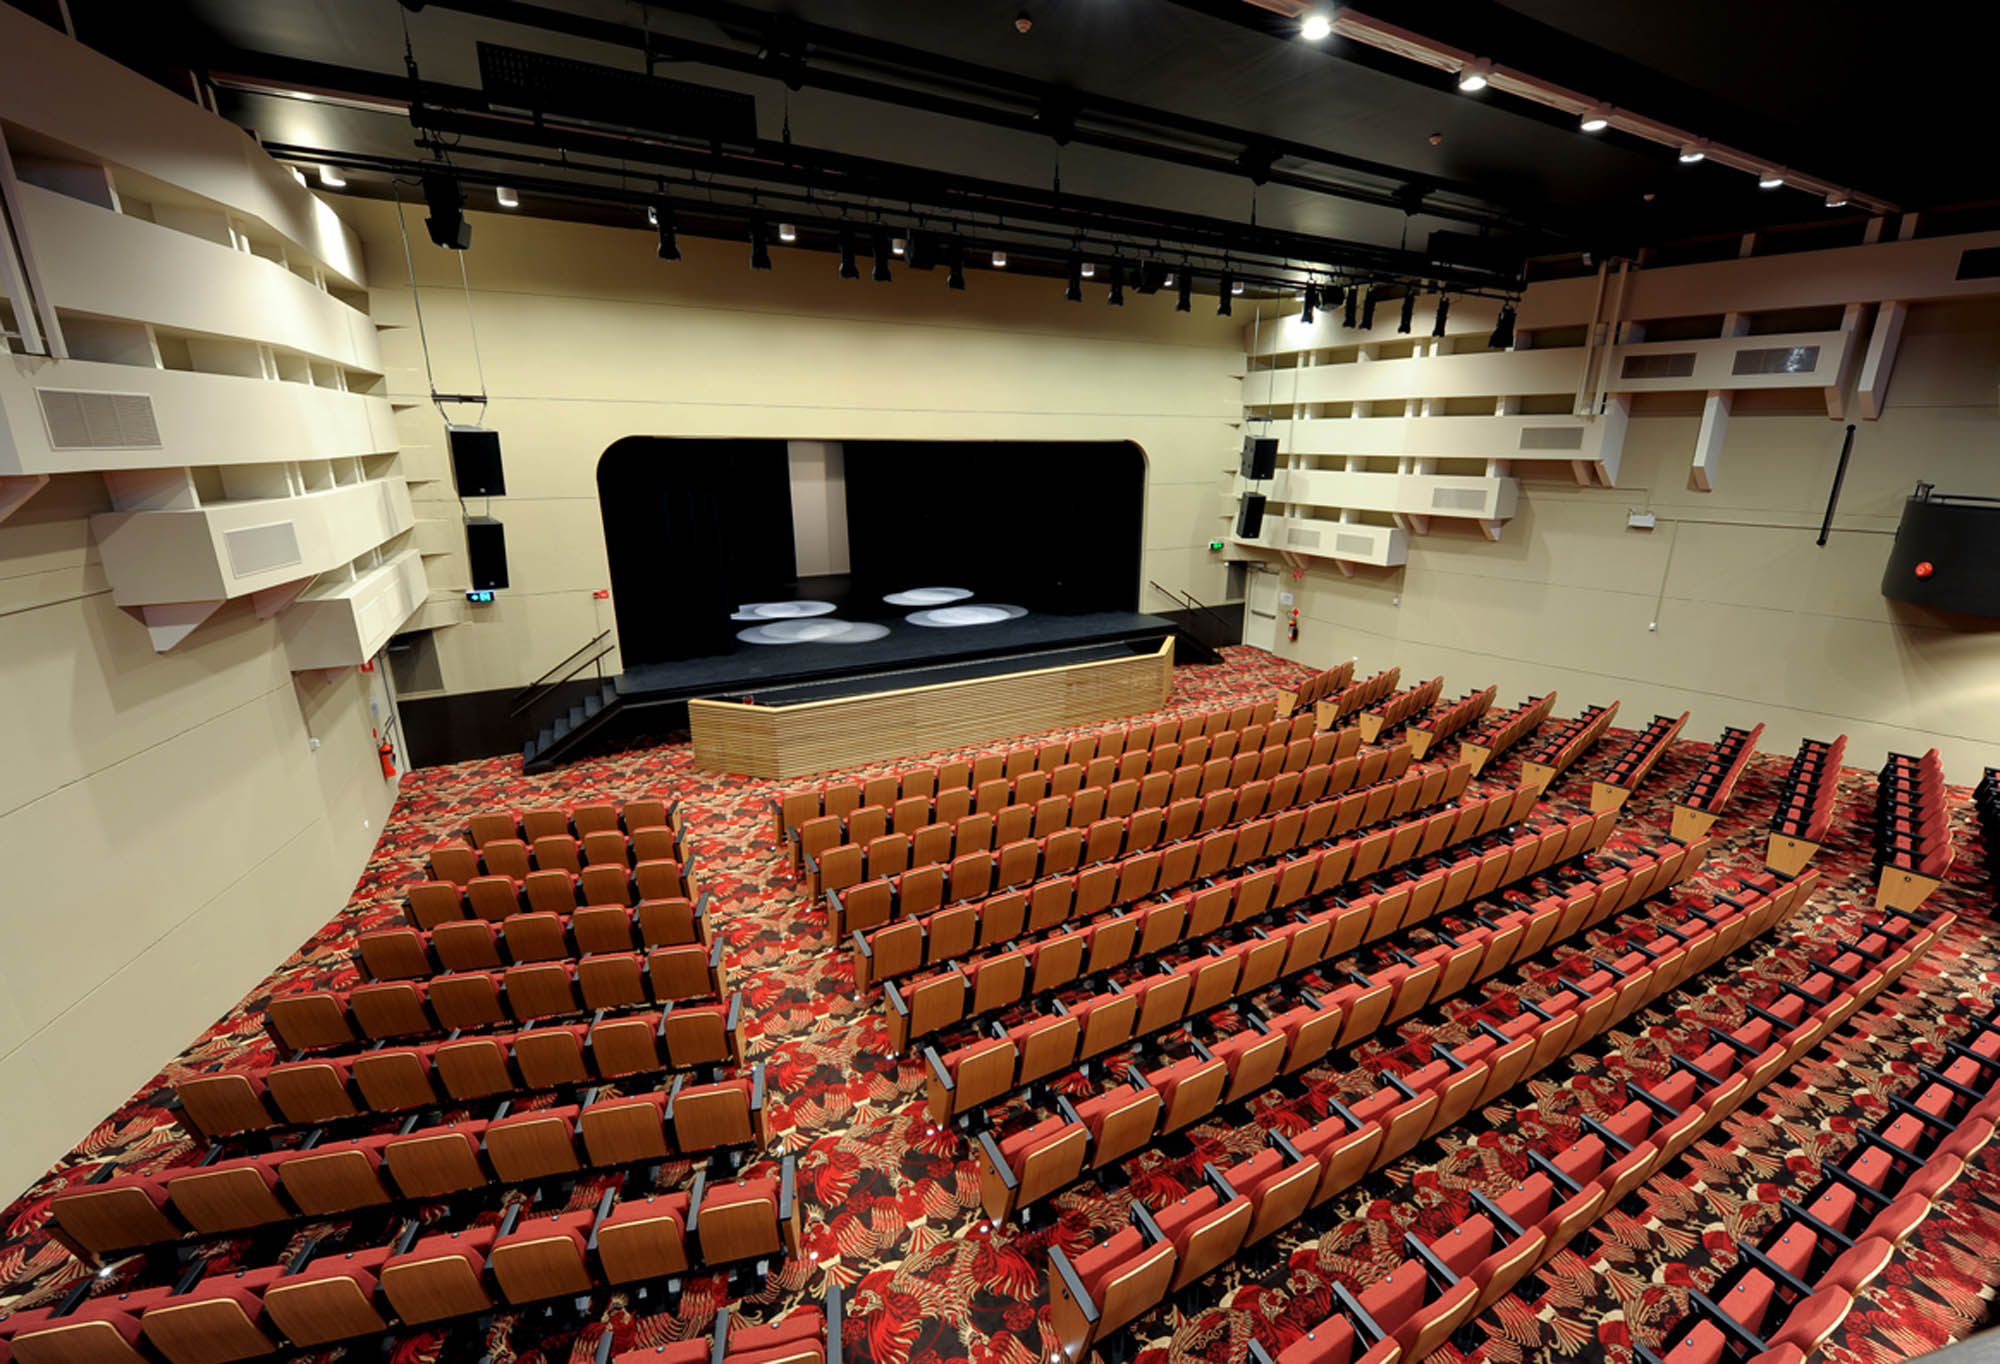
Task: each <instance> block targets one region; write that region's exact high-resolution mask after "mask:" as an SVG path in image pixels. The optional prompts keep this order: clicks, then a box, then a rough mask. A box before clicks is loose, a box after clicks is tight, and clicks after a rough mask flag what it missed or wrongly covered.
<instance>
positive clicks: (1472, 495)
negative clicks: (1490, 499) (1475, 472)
mask: <svg viewBox="0 0 2000 1364" xmlns="http://www.w3.org/2000/svg"><path fill="white" fill-rule="evenodd" d="M1485 508H1486V494H1485V493H1484V492H1482V491H1480V490H1479V489H1478V488H1434V489H1432V490H1431V510H1432V511H1469V512H1476V511H1483V510H1485Z"/></svg>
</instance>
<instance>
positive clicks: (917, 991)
mask: <svg viewBox="0 0 2000 1364" xmlns="http://www.w3.org/2000/svg"><path fill="white" fill-rule="evenodd" d="M1533 806H1534V792H1533V791H1532V790H1530V789H1529V788H1526V787H1516V788H1512V789H1509V790H1503V791H1501V792H1499V793H1498V794H1495V795H1492V796H1475V797H1472V798H1471V799H1469V800H1467V801H1466V802H1465V803H1464V804H1462V805H1459V806H1456V807H1453V808H1450V809H1446V810H1443V811H1441V812H1439V813H1437V814H1433V815H1429V816H1425V817H1420V818H1417V819H1412V820H1408V821H1405V822H1403V823H1401V824H1396V825H1392V826H1390V827H1388V828H1385V829H1381V830H1378V831H1376V832H1373V833H1367V834H1359V835H1350V836H1349V837H1347V838H1344V839H1341V840H1339V841H1337V842H1332V843H1331V844H1327V845H1317V846H1312V847H1308V848H1307V849H1306V850H1305V851H1304V852H1303V853H1299V854H1297V855H1292V856H1287V857H1286V860H1284V861H1282V862H1278V863H1277V864H1275V865H1272V866H1266V867H1262V868H1260V869H1258V870H1254V871H1249V872H1245V873H1243V874H1242V875H1239V876H1236V877H1232V878H1229V879H1227V880H1216V881H1214V882H1212V883H1211V884H1209V885H1206V886H1203V887H1201V888H1200V889H1198V890H1196V891H1193V892H1190V893H1189V895H1188V896H1187V897H1186V899H1187V901H1188V910H1187V913H1188V915H1189V917H1190V918H1193V919H1194V920H1195V921H1196V922H1197V923H1200V924H1206V923H1207V922H1208V921H1209V920H1211V919H1213V918H1215V917H1217V916H1218V915H1219V916H1220V918H1221V920H1222V922H1224V923H1237V922H1242V921H1246V920H1252V919H1256V918H1259V917H1261V916H1263V915H1264V914H1266V913H1267V912H1269V911H1271V910H1274V909H1282V908H1284V907H1285V906H1287V905H1292V904H1296V903H1298V902H1299V901H1301V900H1304V899H1306V898H1308V897H1317V896H1319V895H1323V894H1325V893H1327V892H1328V891H1331V890H1333V889H1334V888H1335V887H1337V886H1340V885H1342V884H1344V883H1346V882H1348V881H1360V880H1364V879H1366V878H1368V877H1370V876H1373V875H1375V874H1376V873H1377V872H1380V871H1386V870H1389V869H1391V868H1395V867H1400V866H1402V865H1403V864H1404V863H1406V862H1409V861H1411V860H1413V859H1415V858H1418V857H1427V856H1429V855H1430V854H1432V853H1435V852H1437V851H1439V850H1441V849H1443V848H1445V847H1448V846H1454V845H1456V844H1459V843H1463V842H1467V841H1469V840H1471V839H1474V838H1478V837H1480V836H1482V835H1485V834H1489V833H1492V832H1494V831H1495V830H1497V829H1501V828H1504V827H1507V826H1510V825H1513V824H1516V823H1519V822H1520V821H1521V820H1522V819H1524V818H1526V817H1527V814H1528V811H1529V810H1530V809H1532V808H1533ZM1607 828H1608V822H1607ZM1574 836H1576V835H1574V834H1567V833H1563V832H1558V831H1556V830H1551V831H1550V835H1549V839H1550V842H1551V843H1553V844H1556V845H1560V844H1561V843H1562V842H1563V841H1564V839H1565V838H1566V837H1574ZM1239 846H1240V845H1239ZM1541 849H1542V841H1541V838H1540V836H1539V835H1536V834H1534V833H1529V834H1523V835H1521V837H1520V839H1518V840H1516V843H1515V844H1514V845H1511V846H1503V847H1502V848H1499V849H1495V850H1494V851H1493V852H1491V853H1489V854H1487V857H1486V859H1484V860H1482V859H1480V858H1478V857H1473V856H1467V857H1464V858H1461V859H1460V860H1459V864H1457V865H1455V866H1454V867H1453V868H1452V870H1451V872H1446V871H1444V870H1440V871H1439V872H1437V873H1436V874H1435V875H1433V876H1431V877H1428V878H1426V879H1425V881H1424V882H1423V885H1424V886H1425V889H1426V893H1427V895H1428V893H1429V892H1431V891H1434V892H1435V893H1436V896H1437V898H1438V900H1440V901H1441V900H1442V899H1443V898H1445V897H1446V895H1447V893H1448V891H1449V890H1451V889H1458V898H1457V900H1455V901H1454V903H1463V901H1464V900H1465V899H1466V898H1468V897H1471V896H1474V895H1476V894H1482V893H1484V892H1483V891H1478V890H1475V886H1476V885H1477V882H1478V880H1479V878H1480V876H1481V875H1482V873H1484V874H1485V875H1487V876H1489V877H1490V878H1491V881H1492V884H1498V882H1499V879H1500V878H1501V877H1502V876H1503V875H1505V873H1506V872H1507V870H1508V869H1509V867H1510V864H1514V865H1519V866H1521V867H1523V868H1525V867H1526V866H1527V865H1528V864H1529V863H1531V862H1532V861H1534V860H1535V859H1536V858H1537V856H1538V855H1539V854H1540V852H1541ZM1259 851H1261V852H1263V853H1264V854H1266V855H1267V856H1284V855H1285V854H1287V853H1290V852H1291V851H1292V850H1291V849H1290V848H1281V849H1278V850H1277V851H1276V852H1275V853H1273V852H1271V850H1270V849H1269V848H1268V847H1267V848H1265V849H1262V850H1259ZM1141 856H1142V857H1144V858H1147V859H1151V858H1153V857H1154V855H1153V854H1151V853H1146V854H1142V855H1141ZM1555 860H1556V859H1555V857H1554V855H1553V854H1552V853H1551V855H1549V856H1548V857H1547V858H1546V860H1545V861H1544V863H1543V864H1544V865H1547V863H1548V862H1553V861H1555ZM1141 865H1142V869H1143V871H1144V872H1146V873H1150V874H1151V875H1152V877H1153V883H1152V884H1151V885H1147V884H1145V880H1146V878H1145V876H1143V875H1142V876H1141V877H1140V878H1139V880H1138V881H1136V882H1134V883H1132V884H1131V885H1129V887H1128V885H1127V884H1126V882H1125V881H1124V879H1123V877H1122V875H1121V879H1120V883H1119V886H1118V892H1120V893H1122V892H1123V891H1125V890H1126V889H1128V888H1129V889H1130V890H1131V891H1132V896H1131V900H1139V899H1143V898H1145V897H1147V896H1149V895H1151V894H1153V893H1154V891H1155V890H1156V889H1158V870H1159V868H1158V866H1157V865H1154V864H1153V863H1151V862H1148V863H1142V864H1141ZM1224 870H1226V868H1225V869H1224ZM1520 874H1521V875H1526V874H1527V872H1526V870H1522V871H1521V873H1520ZM1412 898H1414V890H1412ZM1129 902H1130V901H1128V900H1126V899H1123V898H1114V900H1113V903H1114V904H1122V903H1129ZM1107 907H1108V906H1107ZM1142 912H1143V911H1138V912H1134V913H1132V914H1129V915H1118V916H1114V917H1112V918H1109V919H1105V920H1100V921H1097V922H1095V923H1092V924H1089V925H1087V926H1084V927H1080V928H1077V929H1075V930H1072V931H1071V932H1068V933H1063V934H1058V935H1056V936H1054V937H1051V938H1045V939H1043V940H1041V941H1039V942H1035V943H1031V944H1028V945H1026V946H1019V947H1016V946H1010V947H1008V948H1007V949H1006V950H1004V951H1001V952H998V953H995V954H993V955H991V956H988V957H985V958H982V959H980V960H977V961H974V962H971V963H968V964H967V965H965V966H957V965H953V966H948V967H946V968H945V969H944V970H942V971H938V972H936V973H934V974H932V975H929V976H925V977H923V978H921V979H919V980H917V981H915V982H913V983H912V984H911V985H910V987H909V989H908V991H907V992H904V991H900V990H898V989H897V987H896V986H895V985H894V984H893V983H885V984H884V985H883V987H882V995H883V1010H884V1013H885V1014H886V1016H887V1019H888V1025H889V1041H890V1044H891V1046H893V1047H894V1048H895V1049H896V1050H898V1051H902V1050H904V1049H906V1048H907V1047H908V1046H909V1045H910V1043H912V1042H915V1041H918V1040H921V1039H922V1038H925V1037H928V1036H930V1035H931V1034H932V1033H934V1032H937V1031H939V1030H941V1029H943V1028H947V1027H951V1026H953V1025H955V1024H957V1023H959V1022H961V1021H963V1020H964V1019H967V1018H972V1017H977V1016H979V1015H981V1014H984V1013H988V1012H991V1011H992V1010H994V1009H998V1008H1004V1007H1006V1006H1007V1005H1009V1004H1012V1003H1014V1002H1015V1001H1016V1000H1018V999H1020V998H1022V997H1023V996H1024V995H1027V994H1039V993H1041V992H1042V991H1043V990H1045V989H1052V988H1054V987H1055V985H1057V984H1060V983H1067V981H1069V980H1073V979H1076V978H1077V977H1078V976H1081V975H1087V974H1091V967H1090V965H1089V962H1090V960H1091V958H1090V956H1089V955H1088V949H1090V948H1091V947H1092V946H1094V945H1095V942H1096V936H1097V935H1098V934H1100V933H1101V934H1104V935H1106V937H1107V940H1108V941H1111V942H1117V943H1124V944H1125V950H1126V951H1127V952H1128V953H1129V951H1130V942H1129V940H1128V935H1129V938H1130V939H1136V937H1137V935H1138V931H1139V928H1140V924H1139V919H1140V917H1141V913H1142ZM1245 946H1246V947H1248V948H1249V950H1252V951H1254V950H1256V947H1257V945H1256V944H1247V945H1245ZM1272 950H1273V949H1271V948H1265V949H1264V951H1265V952H1267V953H1269V952H1271V951H1272ZM1277 955H1278V956H1279V958H1280V959H1282V956H1283V949H1282V947H1280V948H1279V949H1278V951H1277ZM1260 960H1261V959H1260ZM906 993H907V998H906V997H905V994H906Z"/></svg>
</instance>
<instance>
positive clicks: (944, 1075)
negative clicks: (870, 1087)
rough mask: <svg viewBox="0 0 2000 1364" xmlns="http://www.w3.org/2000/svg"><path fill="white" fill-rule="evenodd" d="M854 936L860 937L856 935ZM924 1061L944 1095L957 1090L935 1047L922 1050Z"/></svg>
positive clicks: (956, 1084)
mask: <svg viewBox="0 0 2000 1364" xmlns="http://www.w3.org/2000/svg"><path fill="white" fill-rule="evenodd" d="M855 936H856V937H859V936H861V935H860V934H858V933H857V934H855ZM924 1061H925V1063H926V1064H928V1065H929V1066H930V1068H931V1074H932V1075H934V1076H935V1077H937V1082H938V1084H940V1085H942V1086H943V1087H944V1092H945V1093H947V1094H950V1093H951V1092H953V1091H954V1090H956V1089H957V1088H958V1081H957V1080H955V1079H953V1078H952V1074H951V1072H950V1071H949V1070H947V1069H945V1064H944V1058H943V1057H942V1056H939V1055H938V1054H937V1048H936V1047H925V1048H924Z"/></svg>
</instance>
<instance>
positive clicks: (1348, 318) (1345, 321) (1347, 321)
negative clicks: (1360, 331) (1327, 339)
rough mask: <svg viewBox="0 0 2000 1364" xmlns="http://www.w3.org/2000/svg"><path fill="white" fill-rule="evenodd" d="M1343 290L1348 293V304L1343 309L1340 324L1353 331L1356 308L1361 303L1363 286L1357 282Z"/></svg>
mask: <svg viewBox="0 0 2000 1364" xmlns="http://www.w3.org/2000/svg"><path fill="white" fill-rule="evenodd" d="M1342 292H1344V293H1345V294H1346V295H1347V306H1346V307H1345V308H1344V309H1342V311H1341V314H1340V325H1341V326H1343V327H1346V328H1348V329H1349V330H1350V331H1351V330H1353V328H1354V310H1355V309H1356V308H1358V307H1359V306H1360V305H1361V286H1360V285H1358V284H1357V285H1355V286H1354V287H1353V288H1352V289H1346V290H1343V291H1342Z"/></svg>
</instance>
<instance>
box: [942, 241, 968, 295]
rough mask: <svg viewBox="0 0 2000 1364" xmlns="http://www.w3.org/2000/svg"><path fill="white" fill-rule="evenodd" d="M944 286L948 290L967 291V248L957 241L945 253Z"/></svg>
mask: <svg viewBox="0 0 2000 1364" xmlns="http://www.w3.org/2000/svg"><path fill="white" fill-rule="evenodd" d="M944 284H945V288H947V289H957V290H958V291H959V292H961V293H963V292H964V291H965V248H963V247H961V246H960V245H959V244H958V243H957V242H956V241H954V242H952V244H951V246H950V247H949V248H948V249H947V250H946V252H945V273H944Z"/></svg>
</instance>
